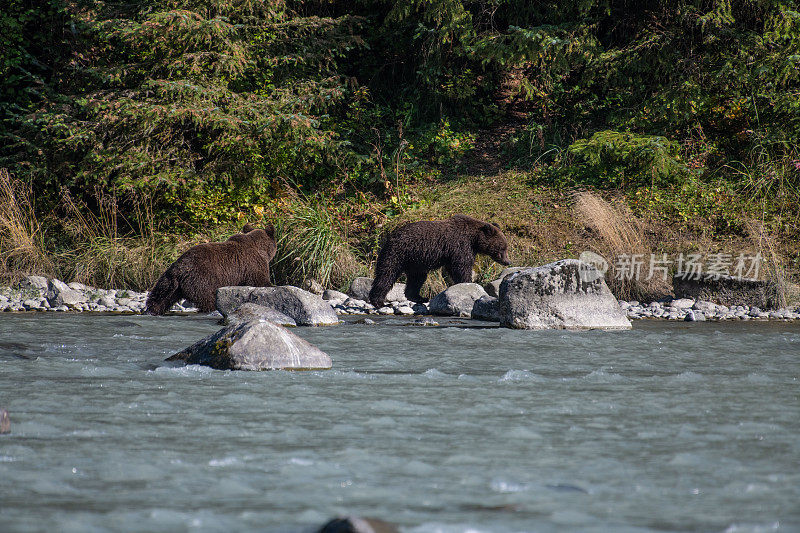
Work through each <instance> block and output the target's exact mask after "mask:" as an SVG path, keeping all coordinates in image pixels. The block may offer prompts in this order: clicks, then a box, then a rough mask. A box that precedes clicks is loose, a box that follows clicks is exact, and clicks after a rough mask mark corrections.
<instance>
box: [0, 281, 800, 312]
mask: <svg viewBox="0 0 800 533" xmlns="http://www.w3.org/2000/svg"><path fill="white" fill-rule="evenodd" d="M464 285H467V284H464ZM398 292H399V293H400V294H402V290H400V291H395V292H394V293H393V294H397V293H398ZM321 296H322V298H323V299H324V300H326V301H327V302H328V303H329V304H330V305H331V307H332V308H333V310H334V312H335V313H336V314H337V315H386V316H388V315H398V316H414V315H431V314H440V315H442V314H444V315H446V314H447V313H444V312H443V311H442V310H441V309H440V308H437V307H436V306H435V305H434V309H432V308H431V304H430V303H415V302H410V301H408V300H393V301H390V302H386V304H385V305H384V306H382V307H380V308H377V309H376V308H375V307H374V306H373V305H371V304H370V303H369V302H367V301H365V300H363V299H361V298H358V297H357V296H353V295H348V294H346V293H343V292H340V291H335V290H330V289H328V290H325V291H323V292H322V295H321ZM146 300H147V292H135V291H130V290H114V289H98V288H95V287H87V286H85V285H82V284H80V283H74V282H73V283H63V282H61V281H59V280H57V279H47V278H45V277H42V276H28V277H27V278H25V279H24V280H22V281H21V282H20V283H19V284H17V285H16V286H15V287H0V312H3V311H4V312H35V311H38V312H45V311H51V312H91V313H123V314H139V313H142V312H144V309H145V301H146ZM494 300H495V298H494V297H492V296H488V295H487V296H483V297H481V298H480V301H481V302H482V303H488V304H489V305H490V306H491V305H492V304H493V303H494ZM619 305H620V308H621V309H622V311H624V312H625V314H626V315H627V318H628V319H629V320H641V319H661V320H685V321H704V320H800V307H788V308H783V309H774V310H766V309H761V308H759V307H757V306H746V305H735V306H730V307H729V306H724V305H718V304H715V303H713V302H709V301H705V300H694V299H691V298H679V299H662V300H659V301H655V302H649V303H643V302H638V301H620V302H619ZM170 312H171V313H195V312H197V308H196V307H195V306H194V305H193V304H192V303H191V302H186V301H183V302H179V303H177V304H175V305H174V306H173V307H172V309H170ZM453 313H454V314H460V315H461V316H470V314H469V311H468V310H467V311H466V312H464V310H456V311H454V312H453ZM486 316H487V315H486V314H485V313H481V314H480V316H475V312H474V311H473V313H472V318H480V319H486Z"/></svg>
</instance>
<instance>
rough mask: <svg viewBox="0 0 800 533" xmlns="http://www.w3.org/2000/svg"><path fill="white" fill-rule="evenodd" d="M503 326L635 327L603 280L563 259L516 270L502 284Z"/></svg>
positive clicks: (588, 267)
mask: <svg viewBox="0 0 800 533" xmlns="http://www.w3.org/2000/svg"><path fill="white" fill-rule="evenodd" d="M499 299H500V324H501V325H502V326H505V327H509V328H516V329H631V323H630V321H629V320H628V319H627V318H626V316H625V312H624V311H623V310H622V309H621V308H620V305H619V302H617V299H616V298H614V295H612V294H611V291H609V290H608V286H606V282H605V280H604V279H603V276H602V275H601V274H600V273H599V272H598V271H597V269H595V267H594V266H592V265H591V264H589V263H584V262H583V261H579V260H577V259H563V260H561V261H556V262H555V263H550V264H548V265H544V266H541V267H536V268H528V269H525V270H521V271H519V272H515V273H513V274H511V275H509V276H508V277H506V278H505V279H504V280H503V283H502V284H501V285H500V298H499Z"/></svg>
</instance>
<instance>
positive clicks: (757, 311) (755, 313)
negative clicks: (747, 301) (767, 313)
mask: <svg viewBox="0 0 800 533" xmlns="http://www.w3.org/2000/svg"><path fill="white" fill-rule="evenodd" d="M760 313H761V309H759V308H758V307H751V308H750V311H749V312H748V313H747V314H748V315H750V316H758V315H759V314H760Z"/></svg>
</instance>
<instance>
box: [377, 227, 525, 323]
mask: <svg viewBox="0 0 800 533" xmlns="http://www.w3.org/2000/svg"><path fill="white" fill-rule="evenodd" d="M477 254H483V255H488V256H489V257H491V258H492V259H494V260H495V261H497V262H498V263H500V264H502V265H509V264H510V261H509V260H508V242H507V241H506V238H505V236H504V235H503V232H502V231H500V227H499V226H498V225H497V224H490V223H488V222H484V221H482V220H478V219H476V218H472V217H468V216H466V215H453V216H452V217H450V218H448V219H447V220H431V221H427V220H426V221H421V222H412V223H411V224H406V225H405V226H402V227H400V228H398V229H396V230H394V231H393V232H391V233H390V234H389V236H388V237H387V239H386V242H385V243H384V244H383V247H382V248H381V251H380V253H379V254H378V263H377V264H376V265H375V281H373V282H372V289H371V290H370V291H369V301H370V303H372V305H374V306H375V307H380V306H382V305H383V302H384V300H385V299H386V295H387V294H388V293H389V290H390V289H391V288H392V285H393V284H394V282H395V281H396V280H397V278H398V277H400V274H402V273H405V275H406V278H407V283H406V292H405V295H406V298H408V299H409V300H411V301H414V302H424V301H426V299H425V298H423V297H422V296H421V295H420V293H419V291H420V289H422V285H423V284H424V283H425V280H426V279H427V278H428V272H430V271H431V270H435V269H437V268H439V267H443V268H444V271H445V272H446V273H447V274H449V275H450V277H451V278H452V280H453V283H467V282H470V281H472V267H473V265H474V264H475V256H476V255H477Z"/></svg>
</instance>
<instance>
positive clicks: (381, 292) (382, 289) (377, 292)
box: [369, 262, 400, 307]
mask: <svg viewBox="0 0 800 533" xmlns="http://www.w3.org/2000/svg"><path fill="white" fill-rule="evenodd" d="M378 264H380V262H379V263H378ZM398 277H400V271H399V270H388V271H387V270H384V269H381V268H375V280H374V281H373V282H372V288H371V289H370V290H369V303H371V304H372V305H374V306H375V307H381V306H383V302H385V301H386V295H387V294H389V291H390V290H392V285H394V282H395V281H397V278H398Z"/></svg>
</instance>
